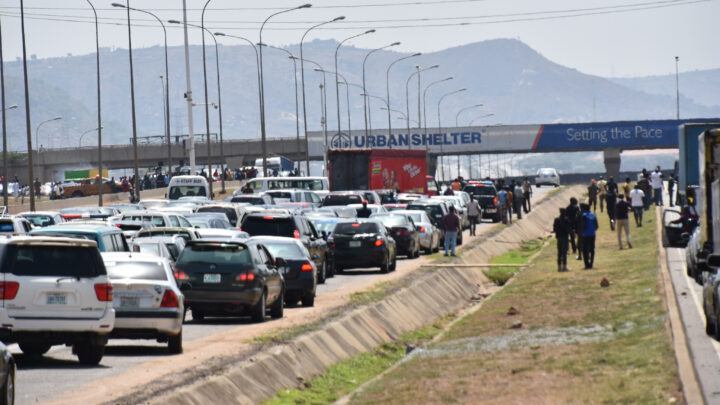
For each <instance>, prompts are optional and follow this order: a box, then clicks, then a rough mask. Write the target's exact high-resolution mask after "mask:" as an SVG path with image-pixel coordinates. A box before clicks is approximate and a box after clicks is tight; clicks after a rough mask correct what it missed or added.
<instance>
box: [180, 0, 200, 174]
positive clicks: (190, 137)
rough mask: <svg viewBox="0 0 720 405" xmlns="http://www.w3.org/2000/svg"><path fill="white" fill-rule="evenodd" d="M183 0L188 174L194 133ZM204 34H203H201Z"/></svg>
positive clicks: (188, 50)
mask: <svg viewBox="0 0 720 405" xmlns="http://www.w3.org/2000/svg"><path fill="white" fill-rule="evenodd" d="M186 1H187V0H183V34H184V37H185V86H186V89H187V90H186V92H185V99H186V100H187V109H188V143H187V152H188V156H189V157H190V174H191V175H194V174H195V135H193V112H192V107H193V100H192V87H191V86H190V49H189V46H188V28H187V6H186ZM203 35H204V34H203Z"/></svg>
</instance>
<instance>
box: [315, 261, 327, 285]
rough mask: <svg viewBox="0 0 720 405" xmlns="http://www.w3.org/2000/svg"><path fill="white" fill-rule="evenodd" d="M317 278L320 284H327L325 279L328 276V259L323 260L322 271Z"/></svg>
mask: <svg viewBox="0 0 720 405" xmlns="http://www.w3.org/2000/svg"><path fill="white" fill-rule="evenodd" d="M317 278H318V280H317V282H318V284H325V279H326V278H327V261H323V262H322V266H321V268H320V271H319V272H318V275H317Z"/></svg>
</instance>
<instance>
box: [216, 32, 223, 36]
mask: <svg viewBox="0 0 720 405" xmlns="http://www.w3.org/2000/svg"><path fill="white" fill-rule="evenodd" d="M214 35H215V36H216V37H224V36H225V33H224V32H216V33H215V34H214Z"/></svg>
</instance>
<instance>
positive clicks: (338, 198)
mask: <svg viewBox="0 0 720 405" xmlns="http://www.w3.org/2000/svg"><path fill="white" fill-rule="evenodd" d="M360 203H362V197H360V196H359V195H357V194H345V195H343V194H340V195H328V196H326V197H325V199H324V200H323V203H322V205H323V207H328V206H333V205H348V204H360Z"/></svg>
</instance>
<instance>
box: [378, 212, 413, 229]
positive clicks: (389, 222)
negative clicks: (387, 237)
mask: <svg viewBox="0 0 720 405" xmlns="http://www.w3.org/2000/svg"><path fill="white" fill-rule="evenodd" d="M373 219H377V220H379V221H380V222H382V223H383V225H385V226H386V227H388V228H390V227H394V226H405V225H407V224H408V221H407V219H406V218H404V217H402V216H400V215H380V216H377V217H373Z"/></svg>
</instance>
